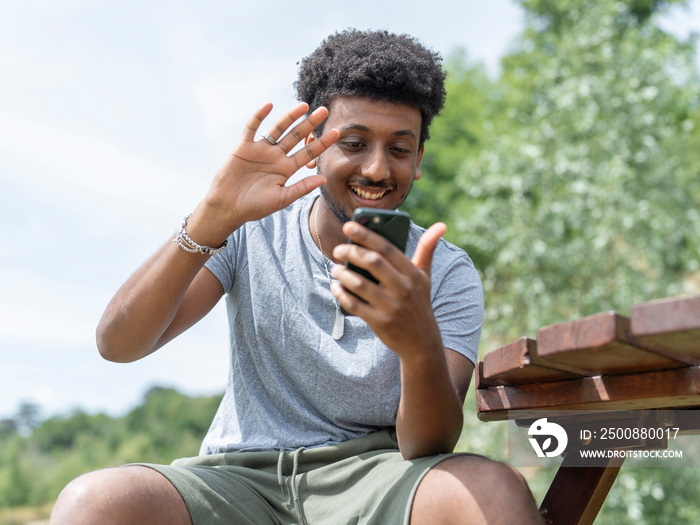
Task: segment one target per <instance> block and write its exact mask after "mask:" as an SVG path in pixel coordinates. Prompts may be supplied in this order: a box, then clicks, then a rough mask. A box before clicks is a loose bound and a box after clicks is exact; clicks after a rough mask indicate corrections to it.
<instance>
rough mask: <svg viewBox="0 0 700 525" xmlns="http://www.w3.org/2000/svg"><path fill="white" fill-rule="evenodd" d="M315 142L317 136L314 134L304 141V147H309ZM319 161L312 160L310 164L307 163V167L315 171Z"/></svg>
mask: <svg viewBox="0 0 700 525" xmlns="http://www.w3.org/2000/svg"><path fill="white" fill-rule="evenodd" d="M314 140H316V135H314V134H313V132H311V133H309V135H308V137H306V138H305V139H304V145H305V146H308V145H309V144H311V143H312V142H313V141H314ZM317 159H318V157H317V158H315V159H313V160H310V161H309V162H307V163H306V167H307V168H309V169H310V170H312V169H314V168H315V167H316V160H317Z"/></svg>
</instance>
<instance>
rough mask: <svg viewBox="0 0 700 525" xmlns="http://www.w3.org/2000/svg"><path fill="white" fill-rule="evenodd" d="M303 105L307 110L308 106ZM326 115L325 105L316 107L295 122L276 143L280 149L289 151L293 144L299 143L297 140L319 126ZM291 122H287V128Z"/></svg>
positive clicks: (299, 140)
mask: <svg viewBox="0 0 700 525" xmlns="http://www.w3.org/2000/svg"><path fill="white" fill-rule="evenodd" d="M305 107H306V108H307V111H308V106H306V105H305ZM327 116H328V110H327V109H326V108H325V107H323V106H321V107H318V108H316V109H315V110H314V111H313V112H312V113H311V114H310V115H309V116H308V117H306V118H305V119H304V120H302V121H301V122H300V123H299V124H297V125H296V126H294V127H293V128H292V129H291V130H289V132H288V133H287V134H286V135H285V136H284V137H282V138H281V139H280V140H279V142H278V145H279V146H280V147H281V148H282V150H283V151H284V152H285V153H289V152H290V151H292V149H294V146H296V145H297V144H299V142H301V141H302V140H304V139H305V138H306V137H307V136H308V135H309V133H311V132H312V131H313V130H315V129H316V128H317V127H318V126H320V125H321V124H322V123H323V121H324V120H326V117H327ZM297 118H298V117H297ZM295 121H296V119H295ZM293 123H294V122H290V123H288V124H287V128H288V127H289V126H291V125H292V124H293ZM287 128H285V129H287Z"/></svg>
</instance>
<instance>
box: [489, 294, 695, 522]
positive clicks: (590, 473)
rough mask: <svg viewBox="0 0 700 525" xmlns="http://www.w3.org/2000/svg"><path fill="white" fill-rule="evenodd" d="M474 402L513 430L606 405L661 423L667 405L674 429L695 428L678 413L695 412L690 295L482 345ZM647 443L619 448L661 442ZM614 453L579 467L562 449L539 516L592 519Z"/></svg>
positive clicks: (572, 420)
mask: <svg viewBox="0 0 700 525" xmlns="http://www.w3.org/2000/svg"><path fill="white" fill-rule="evenodd" d="M476 402H477V413H478V417H479V418H480V419H481V420H482V421H495V420H505V419H509V420H515V421H516V423H517V424H519V425H521V426H525V425H527V426H529V424H530V423H531V422H532V421H534V419H533V417H534V416H533V414H538V416H537V417H543V416H542V414H547V413H551V414H557V413H561V411H566V414H567V416H566V417H564V418H563V419H562V420H561V421H559V420H558V421H559V422H560V423H561V424H562V426H564V427H565V428H568V429H575V428H576V425H577V424H578V425H579V427H580V426H581V425H582V424H583V423H582V422H585V425H586V427H587V428H589V427H591V426H595V425H605V424H606V421H608V422H609V421H610V418H611V417H616V418H619V417H620V416H619V414H620V413H618V412H615V413H612V412H611V411H627V412H626V413H627V414H631V416H630V417H632V418H634V417H655V418H657V419H659V420H660V421H661V420H662V419H663V418H664V417H665V414H669V413H670V412H669V410H673V415H674V417H675V418H676V420H675V421H674V422H673V426H674V427H680V428H681V432H685V433H697V432H698V431H699V430H700V428H698V427H700V425H698V423H697V420H698V419H699V418H698V417H697V415H696V414H697V413H694V411H692V410H688V409H693V408H700V295H697V296H691V297H680V298H670V299H663V300H658V301H652V302H647V303H642V304H637V305H634V306H632V307H631V309H630V316H629V317H625V316H623V315H620V314H618V313H615V312H603V313H599V314H596V315H592V316H589V317H585V318H582V319H578V320H574V321H569V322H564V323H559V324H555V325H551V326H546V327H543V328H541V329H540V330H539V331H538V332H537V339H536V340H535V339H529V338H526V337H523V338H520V339H518V340H516V341H514V342H512V343H510V344H508V345H505V346H503V347H501V348H498V349H495V350H492V351H491V352H489V353H487V354H486V355H485V357H484V360H483V361H482V362H479V363H478V364H477V374H476ZM679 410H682V411H680V412H679ZM579 414H580V415H579ZM650 414H651V415H650ZM678 414H680V416H678ZM686 414H687V416H688V417H685V415H686ZM691 415H695V417H690V416H691ZM662 422H663V421H662ZM569 435H572V434H571V433H569ZM573 435H578V434H573ZM569 439H570V438H569ZM648 441H649V442H641V443H635V444H632V445H630V444H629V443H627V444H626V446H628V447H630V446H636V448H637V449H639V448H642V449H643V448H645V447H646V448H663V447H665V445H666V443H658V442H651V440H648ZM611 447H616V448H621V447H624V445H620V444H619V443H618V444H616V445H614V444H611ZM623 459H624V458H622V459H620V458H617V457H615V458H611V459H609V460H605V461H604V462H603V464H596V465H595V466H590V467H589V466H585V467H581V466H573V462H574V461H575V460H576V456H575V455H574V454H565V455H564V459H563V461H562V463H561V465H560V466H559V469H558V471H557V473H556V475H555V477H554V480H553V481H552V484H551V485H550V487H549V490H548V492H547V494H546V496H545V497H544V499H543V501H542V503H541V506H540V511H541V512H542V515H543V516H544V518H545V522H547V523H551V524H553V525H569V524H578V525H582V524H589V523H593V521H594V520H595V517H596V516H597V514H598V512H599V510H600V508H601V506H602V504H603V502H604V500H605V498H606V496H607V494H608V491H609V490H610V487H611V486H612V484H613V482H614V481H615V478H616V477H617V474H618V472H619V469H620V467H621V465H622V463H623Z"/></svg>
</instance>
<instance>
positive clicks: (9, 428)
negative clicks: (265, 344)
mask: <svg viewBox="0 0 700 525" xmlns="http://www.w3.org/2000/svg"><path fill="white" fill-rule="evenodd" d="M220 401H221V396H212V397H195V398H189V397H187V396H184V395H182V394H180V393H178V392H176V391H175V390H172V389H167V388H159V387H155V388H152V389H151V390H149V391H148V393H147V394H146V396H145V399H144V403H143V404H142V405H141V406H139V407H137V408H135V409H134V410H132V411H131V412H130V413H129V414H127V415H126V416H125V417H123V418H112V417H109V416H106V415H104V414H95V415H90V414H86V413H85V412H82V411H76V412H74V413H72V414H70V415H68V416H62V417H52V418H50V419H48V420H46V421H44V422H43V423H41V424H38V426H36V428H35V430H34V432H33V433H31V434H29V435H23V434H21V433H20V432H18V431H17V430H16V428H15V427H14V425H12V424H10V423H11V422H3V427H2V428H3V429H4V430H3V431H2V432H0V508H2V507H16V506H23V505H31V506H38V505H41V504H43V503H46V502H50V501H54V500H55V499H56V497H57V496H58V493H59V492H60V491H61V489H62V488H63V487H64V486H65V485H66V484H67V483H68V482H69V481H70V480H72V479H73V478H75V477H77V476H79V475H80V474H83V473H84V472H87V471H90V470H95V469H98V468H104V467H107V466H111V465H112V466H113V465H121V464H125V463H132V462H149V463H170V462H171V461H172V460H173V459H176V458H179V457H186V456H194V455H196V454H197V453H198V451H199V445H200V443H201V440H202V438H203V437H204V434H205V433H206V431H207V429H208V428H209V425H210V423H211V421H212V419H213V417H214V413H215V412H216V409H217V407H218V405H219V403H220ZM13 429H14V430H13Z"/></svg>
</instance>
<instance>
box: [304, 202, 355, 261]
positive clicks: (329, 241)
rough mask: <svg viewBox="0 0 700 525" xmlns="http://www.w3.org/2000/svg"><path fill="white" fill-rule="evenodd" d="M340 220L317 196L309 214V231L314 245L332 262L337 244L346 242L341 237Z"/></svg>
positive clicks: (342, 236) (345, 239)
mask: <svg viewBox="0 0 700 525" xmlns="http://www.w3.org/2000/svg"><path fill="white" fill-rule="evenodd" d="M342 226H343V225H342V224H341V222H340V220H339V219H338V218H337V217H336V216H335V214H334V213H332V212H331V211H330V210H329V209H328V207H327V206H326V205H325V200H324V199H323V196H319V197H318V198H317V199H316V202H314V205H313V206H312V207H311V213H310V214H309V231H310V232H311V237H312V238H313V240H314V244H316V246H317V247H318V248H319V250H321V251H322V252H323V255H324V256H325V257H326V258H328V259H330V260H331V261H333V262H334V263H335V262H337V261H335V260H334V259H333V257H332V254H333V249H334V248H335V247H336V246H337V245H338V244H344V243H346V242H347V238H346V237H345V235H343V230H342Z"/></svg>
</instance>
